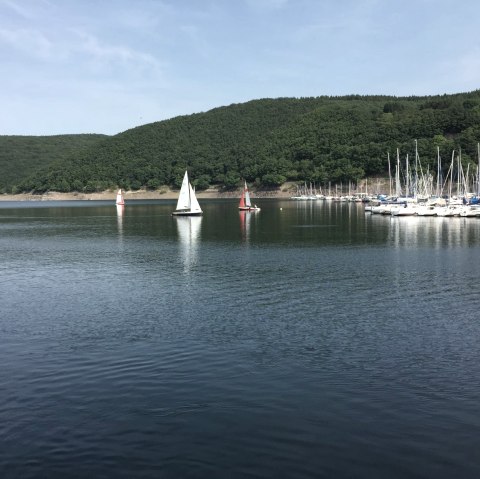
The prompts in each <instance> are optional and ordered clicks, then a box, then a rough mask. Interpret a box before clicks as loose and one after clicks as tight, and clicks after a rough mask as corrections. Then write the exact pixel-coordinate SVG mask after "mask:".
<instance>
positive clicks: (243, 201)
mask: <svg viewBox="0 0 480 479" xmlns="http://www.w3.org/2000/svg"><path fill="white" fill-rule="evenodd" d="M238 209H239V210H240V211H259V210H260V208H259V207H258V206H257V205H252V201H251V199H250V193H249V191H248V186H247V182H246V181H245V186H244V188H243V190H242V196H241V197H240V203H239V205H238Z"/></svg>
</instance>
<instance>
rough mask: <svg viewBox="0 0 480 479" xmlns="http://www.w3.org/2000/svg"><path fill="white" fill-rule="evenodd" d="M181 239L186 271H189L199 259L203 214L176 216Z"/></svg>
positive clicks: (181, 250) (175, 219)
mask: <svg viewBox="0 0 480 479" xmlns="http://www.w3.org/2000/svg"><path fill="white" fill-rule="evenodd" d="M174 221H175V222H176V223H177V231H178V237H179V239H180V248H181V249H180V252H181V255H182V260H183V265H184V272H187V273H188V272H189V271H190V269H191V268H192V267H193V266H194V265H195V263H196V261H197V253H198V242H199V238H200V230H201V225H202V217H201V216H184V217H181V216H179V217H174Z"/></svg>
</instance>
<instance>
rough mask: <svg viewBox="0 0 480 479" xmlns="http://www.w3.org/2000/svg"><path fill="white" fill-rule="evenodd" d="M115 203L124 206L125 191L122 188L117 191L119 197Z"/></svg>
mask: <svg viewBox="0 0 480 479" xmlns="http://www.w3.org/2000/svg"><path fill="white" fill-rule="evenodd" d="M115 204H117V205H120V206H123V205H124V204H125V200H124V199H123V193H122V190H121V189H119V190H118V192H117V199H116V201H115Z"/></svg>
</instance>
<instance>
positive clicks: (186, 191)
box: [172, 171, 203, 216]
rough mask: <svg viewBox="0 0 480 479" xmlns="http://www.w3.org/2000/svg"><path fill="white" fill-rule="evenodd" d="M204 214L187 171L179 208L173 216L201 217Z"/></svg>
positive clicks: (178, 204)
mask: <svg viewBox="0 0 480 479" xmlns="http://www.w3.org/2000/svg"><path fill="white" fill-rule="evenodd" d="M202 214H203V211H202V208H200V205H199V204H198V200H197V197H196V196H195V190H194V189H193V188H192V185H191V184H190V182H189V181H188V173H187V172H186V171H185V176H184V177H183V181H182V187H181V188H180V194H179V195H178V201H177V207H176V209H175V211H174V212H173V213H172V215H175V216H200V215H202Z"/></svg>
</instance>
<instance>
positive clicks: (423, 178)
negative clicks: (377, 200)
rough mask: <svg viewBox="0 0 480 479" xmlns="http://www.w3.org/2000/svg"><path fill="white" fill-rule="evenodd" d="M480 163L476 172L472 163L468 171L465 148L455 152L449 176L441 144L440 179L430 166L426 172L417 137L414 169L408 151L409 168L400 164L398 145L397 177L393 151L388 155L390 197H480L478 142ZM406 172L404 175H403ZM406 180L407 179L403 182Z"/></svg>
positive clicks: (438, 161) (437, 172) (406, 162)
mask: <svg viewBox="0 0 480 479" xmlns="http://www.w3.org/2000/svg"><path fill="white" fill-rule="evenodd" d="M477 154H478V164H477V165H476V167H475V170H476V171H470V166H471V165H470V163H469V164H468V165H467V169H466V171H465V170H464V168H463V165H462V153H461V150H460V151H459V152H458V153H457V154H456V152H455V150H453V151H452V157H451V161H450V166H449V168H448V171H447V173H446V174H445V175H443V173H442V160H441V157H440V148H439V147H437V171H436V175H435V176H436V178H434V175H433V173H432V172H430V170H429V169H427V171H426V172H424V171H423V168H422V164H421V162H420V158H419V155H418V149H417V141H416V140H415V165H414V168H411V166H410V162H409V158H408V154H407V156H406V159H405V169H404V170H402V168H401V164H400V154H399V150H398V148H397V158H396V164H395V176H394V177H392V172H391V163H390V154H388V155H387V157H388V176H389V192H388V194H389V196H396V197H397V198H398V197H406V198H429V197H434V196H436V197H442V196H448V197H452V196H457V197H472V196H480V144H477ZM402 173H403V178H402ZM402 179H403V181H402Z"/></svg>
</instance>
